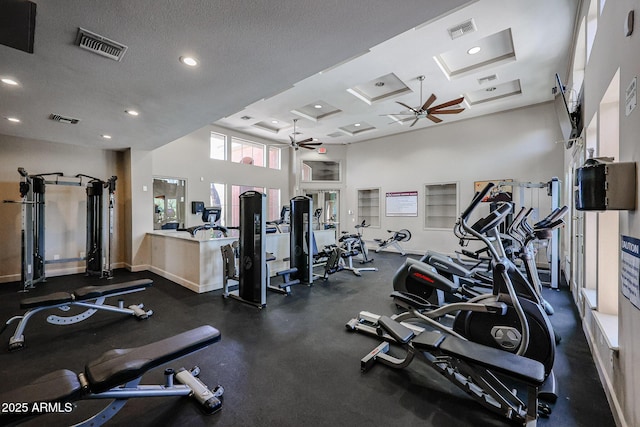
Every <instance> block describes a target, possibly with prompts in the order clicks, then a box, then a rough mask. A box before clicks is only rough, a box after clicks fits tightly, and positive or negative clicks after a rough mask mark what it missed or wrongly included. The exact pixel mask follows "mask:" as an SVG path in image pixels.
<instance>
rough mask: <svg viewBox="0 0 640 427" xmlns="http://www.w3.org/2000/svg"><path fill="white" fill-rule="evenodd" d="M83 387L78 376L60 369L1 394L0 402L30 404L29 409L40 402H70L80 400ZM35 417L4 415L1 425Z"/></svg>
mask: <svg viewBox="0 0 640 427" xmlns="http://www.w3.org/2000/svg"><path fill="white" fill-rule="evenodd" d="M81 395H82V386H81V385H80V381H79V380H78V375H77V374H76V373H75V372H72V371H69V370H68V369H60V370H57V371H53V372H50V373H48V374H46V375H43V376H41V377H40V378H37V379H36V380H34V381H32V382H31V383H29V384H25V385H23V386H22V387H19V388H17V389H13V390H8V391H6V392H4V393H0V402H20V403H28V407H29V409H31V408H32V406H33V404H34V403H38V402H70V401H74V400H77V399H79V398H80V396H81ZM31 415H35V414H33V413H30V411H27V412H26V413H4V412H3V413H2V414H0V425H6V424H8V423H9V422H10V421H11V420H15V419H19V418H24V417H28V416H31Z"/></svg>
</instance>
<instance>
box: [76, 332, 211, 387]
mask: <svg viewBox="0 0 640 427" xmlns="http://www.w3.org/2000/svg"><path fill="white" fill-rule="evenodd" d="M218 341H220V331H218V330H217V329H216V328H214V327H212V326H209V325H204V326H200V327H199V328H195V329H192V330H190V331H186V332H183V333H181V334H178V335H175V336H173V337H170V338H166V339H163V340H160V341H156V342H154V343H151V344H147V345H144V346H141V347H134V348H126V349H113V350H109V351H107V352H105V353H103V354H102V356H100V357H99V358H98V359H96V360H94V361H92V362H90V363H88V364H87V365H86V366H85V375H86V376H87V380H88V381H89V386H90V389H91V391H92V392H93V393H102V392H104V391H107V390H110V389H112V388H113V387H116V386H119V385H123V384H125V383H127V382H129V381H132V380H135V379H136V378H139V377H141V376H142V375H143V374H144V373H145V372H146V371H148V370H149V369H152V368H155V367H156V366H159V365H162V364H164V363H167V362H169V361H171V360H174V359H177V358H179V357H182V356H185V355H187V354H190V353H193V352H194V351H196V350H200V349H202V348H204V347H207V346H208V345H210V344H213V343H215V342H218Z"/></svg>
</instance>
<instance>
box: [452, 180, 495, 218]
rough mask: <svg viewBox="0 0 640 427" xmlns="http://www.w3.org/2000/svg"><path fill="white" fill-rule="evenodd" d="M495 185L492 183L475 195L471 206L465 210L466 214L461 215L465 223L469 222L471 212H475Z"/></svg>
mask: <svg viewBox="0 0 640 427" xmlns="http://www.w3.org/2000/svg"><path fill="white" fill-rule="evenodd" d="M494 185H495V184H493V183H492V182H490V183H488V184H487V185H486V186H485V187H484V188H483V189H482V191H479V192H477V193H476V194H475V196H474V197H473V200H471V204H470V205H469V206H467V209H465V210H464V212H462V214H461V215H460V217H461V218H462V219H463V220H464V221H466V220H467V218H468V217H469V215H470V214H471V212H473V210H474V209H475V208H476V207H477V206H478V204H479V203H480V202H481V201H482V199H484V196H486V195H487V194H488V193H489V191H490V190H491V188H493V187H494Z"/></svg>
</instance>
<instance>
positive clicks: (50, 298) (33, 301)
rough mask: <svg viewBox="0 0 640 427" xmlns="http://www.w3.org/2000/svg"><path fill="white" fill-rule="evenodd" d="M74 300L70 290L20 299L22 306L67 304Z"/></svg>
mask: <svg viewBox="0 0 640 427" xmlns="http://www.w3.org/2000/svg"><path fill="white" fill-rule="evenodd" d="M72 301H73V295H71V294H70V293H69V292H54V293H52V294H48V295H42V296H39V297H31V298H25V299H23V300H22V301H20V308H24V309H29V308H34V307H46V306H49V305H55V304H65V303H68V302H72Z"/></svg>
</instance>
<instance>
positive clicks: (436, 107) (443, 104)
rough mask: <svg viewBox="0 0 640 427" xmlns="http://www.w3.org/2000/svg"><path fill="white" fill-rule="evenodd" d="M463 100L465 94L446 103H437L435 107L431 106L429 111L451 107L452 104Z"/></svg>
mask: <svg viewBox="0 0 640 427" xmlns="http://www.w3.org/2000/svg"><path fill="white" fill-rule="evenodd" d="M462 101H464V97H463V96H461V97H460V98H457V99H452V100H451V101H447V102H444V103H442V104H440V105H436V106H435V107H431V108H429V112H431V111H433V110H438V109H440V108H447V107H451V106H452V105H457V104H460V103H461V102H462Z"/></svg>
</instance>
